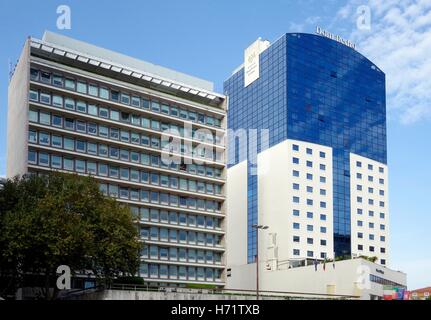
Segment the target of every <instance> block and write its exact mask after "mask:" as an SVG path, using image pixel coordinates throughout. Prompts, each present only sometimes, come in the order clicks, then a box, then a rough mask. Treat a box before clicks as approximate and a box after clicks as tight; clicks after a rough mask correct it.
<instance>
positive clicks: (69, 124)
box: [64, 118, 75, 130]
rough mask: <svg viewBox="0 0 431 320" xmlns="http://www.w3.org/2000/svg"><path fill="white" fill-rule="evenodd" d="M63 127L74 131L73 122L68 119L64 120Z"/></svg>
mask: <svg viewBox="0 0 431 320" xmlns="http://www.w3.org/2000/svg"><path fill="white" fill-rule="evenodd" d="M64 127H65V128H66V129H68V130H75V121H74V120H73V119H70V118H66V119H64Z"/></svg>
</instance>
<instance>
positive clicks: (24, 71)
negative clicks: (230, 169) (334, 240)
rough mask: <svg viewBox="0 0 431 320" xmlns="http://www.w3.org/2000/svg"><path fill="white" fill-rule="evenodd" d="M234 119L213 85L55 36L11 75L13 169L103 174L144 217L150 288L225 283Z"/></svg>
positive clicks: (103, 184) (29, 51) (106, 188)
mask: <svg viewBox="0 0 431 320" xmlns="http://www.w3.org/2000/svg"><path fill="white" fill-rule="evenodd" d="M225 114H226V109H225V97H224V96H223V95H221V94H218V93H216V92H214V91H213V85H212V83H211V82H208V81H205V80H202V79H198V78H195V77H192V76H189V75H186V74H182V73H179V72H176V71H173V70H169V69H166V68H164V67H160V66H156V65H154V64H151V63H148V62H145V61H142V60H137V59H134V58H131V57H128V56H125V55H122V54H119V53H116V52H112V51H109V50H106V49H102V48H99V47H96V46H94V45H91V44H88V43H84V42H81V41H78V40H75V39H71V38H68V37H64V36H60V35H57V34H53V33H49V32H48V33H45V35H44V37H43V39H42V40H39V39H33V38H31V39H28V40H27V41H26V44H25V47H24V50H23V53H22V55H21V58H20V60H19V63H18V65H17V67H16V69H15V72H14V74H13V77H12V79H11V82H10V86H9V112H8V160H7V172H8V176H9V177H13V176H15V175H18V174H20V175H22V174H38V175H39V174H44V173H47V172H50V171H60V172H70V173H75V174H78V175H92V176H93V177H94V178H95V179H97V181H98V182H99V184H100V189H101V191H102V192H103V193H105V194H106V195H109V196H110V197H113V198H115V199H116V200H118V201H120V202H121V203H124V204H126V205H128V206H130V208H131V210H132V212H133V214H134V215H135V220H136V224H137V226H138V228H139V230H140V235H141V241H142V242H143V243H144V244H143V249H142V252H141V266H140V270H139V273H140V275H141V276H142V277H143V278H144V279H145V281H146V283H148V284H150V285H151V284H154V286H160V285H173V286H185V285H187V284H190V283H193V284H206V285H213V286H218V287H221V286H223V285H224V272H223V270H224V258H223V254H224V233H225V232H224V222H223V221H224V213H225V209H224V200H225V196H224V182H225V163H226V161H225V159H224V153H225V146H224V145H223V143H224V141H223V138H222V137H223V135H224V133H225V126H226V121H225ZM166 136H168V137H169V138H172V139H173V140H175V141H177V142H178V141H180V142H179V144H177V145H175V148H173V149H172V151H173V153H174V155H175V156H176V157H177V158H180V159H181V161H180V163H178V162H175V163H171V164H168V163H166V162H165V161H163V156H164V155H166V154H167V153H168V154H169V153H170V150H171V149H168V151H167V150H166V148H165V147H166V145H165V142H166V139H164V137H165V138H166ZM173 147H174V146H173ZM201 147H203V149H205V150H206V151H207V152H205V153H202V152H200V151H199V150H201Z"/></svg>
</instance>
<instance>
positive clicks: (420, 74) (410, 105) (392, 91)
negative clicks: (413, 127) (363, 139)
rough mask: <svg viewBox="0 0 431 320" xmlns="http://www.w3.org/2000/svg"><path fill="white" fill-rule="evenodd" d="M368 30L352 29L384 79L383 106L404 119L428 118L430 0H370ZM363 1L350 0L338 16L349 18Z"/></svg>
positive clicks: (430, 99) (430, 98) (430, 116)
mask: <svg viewBox="0 0 431 320" xmlns="http://www.w3.org/2000/svg"><path fill="white" fill-rule="evenodd" d="M365 4H366V5H368V6H369V7H370V9H371V30H369V31H367V30H354V31H353V32H352V33H351V35H350V37H351V38H352V39H353V40H354V41H355V42H356V43H357V45H358V50H359V51H360V52H361V53H362V54H364V55H365V56H367V57H368V58H370V60H372V61H373V62H375V63H376V64H377V65H378V66H379V67H380V68H381V69H382V70H383V71H384V72H385V73H386V80H387V96H388V100H387V107H388V110H389V112H391V113H393V114H395V116H396V117H397V118H398V119H399V120H400V121H401V122H402V123H404V124H411V123H414V122H417V121H421V120H426V119H431V76H430V75H431V54H430V53H431V1H430V0H416V1H414V0H401V1H400V0H384V1H383V0H369V1H368V3H367V2H365ZM360 5H364V1H360V0H351V1H350V2H349V3H348V4H347V5H346V6H344V7H342V8H341V9H340V10H339V11H338V13H337V15H336V16H337V20H339V21H340V20H346V19H348V20H349V21H350V22H353V24H352V26H354V28H356V23H355V21H356V18H357V16H356V15H357V13H356V8H357V7H358V6H360Z"/></svg>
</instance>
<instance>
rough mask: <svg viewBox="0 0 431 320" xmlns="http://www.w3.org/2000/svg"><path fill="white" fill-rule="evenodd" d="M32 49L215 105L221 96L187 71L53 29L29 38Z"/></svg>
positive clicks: (72, 64) (156, 88)
mask: <svg viewBox="0 0 431 320" xmlns="http://www.w3.org/2000/svg"><path fill="white" fill-rule="evenodd" d="M31 48H32V53H33V54H36V55H37V56H41V57H43V58H46V59H49V60H52V61H55V62H59V63H62V64H67V65H71V66H74V67H77V68H81V69H89V70H91V71H93V72H97V73H100V74H102V75H107V76H110V77H113V78H117V79H120V80H124V81H128V82H133V83H137V84H139V85H141V86H145V87H148V88H151V89H155V90H160V91H164V92H167V93H170V94H173V95H176V96H179V97H183V98H187V99H193V100H197V101H199V102H202V103H205V104H209V105H211V106H218V105H219V104H220V103H221V102H222V101H224V99H225V96H224V95H221V94H219V93H216V92H214V91H213V90H214V89H213V88H214V84H213V83H212V82H210V81H207V80H203V79H200V78H197V77H194V76H191V75H187V74H184V73H181V72H177V71H174V70H171V69H168V68H165V67H161V66H158V65H155V64H152V63H149V62H146V61H143V60H139V59H136V58H132V57H129V56H126V55H124V54H121V53H118V52H114V51H111V50H108V49H104V48H100V47H97V46H95V45H92V44H89V43H86V42H82V41H79V40H76V39H73V38H70V37H66V36H63V35H59V34H56V33H53V32H49V31H47V32H45V34H44V35H43V38H42V40H39V39H35V38H31Z"/></svg>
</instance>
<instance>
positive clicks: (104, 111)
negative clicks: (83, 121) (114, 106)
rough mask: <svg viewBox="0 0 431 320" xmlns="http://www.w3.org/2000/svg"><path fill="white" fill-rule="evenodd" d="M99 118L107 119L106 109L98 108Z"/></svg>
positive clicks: (107, 112) (107, 111)
mask: <svg viewBox="0 0 431 320" xmlns="http://www.w3.org/2000/svg"><path fill="white" fill-rule="evenodd" d="M99 117H101V118H105V119H108V118H109V110H108V109H107V108H102V107H100V108H99Z"/></svg>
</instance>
